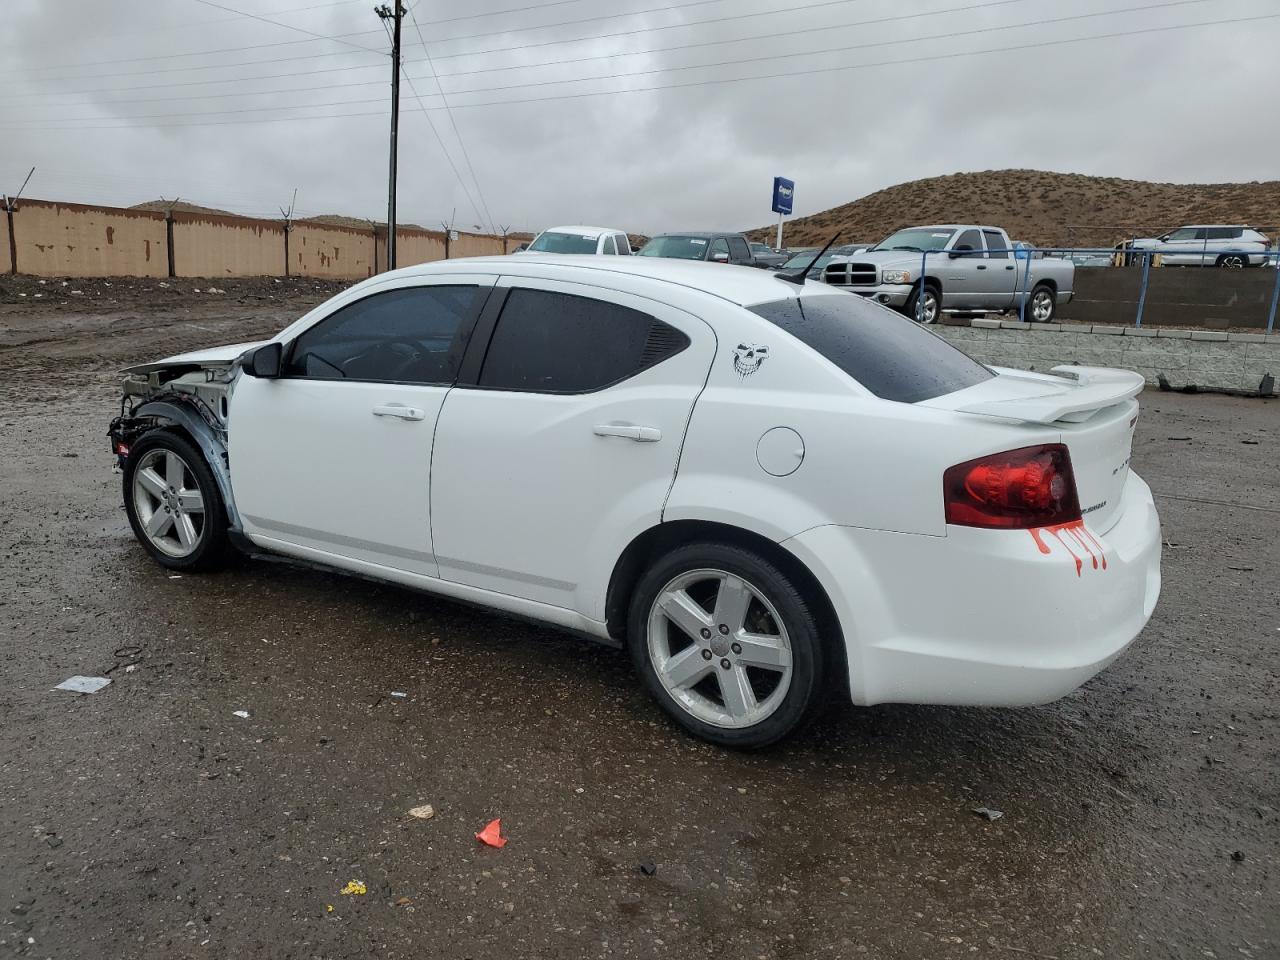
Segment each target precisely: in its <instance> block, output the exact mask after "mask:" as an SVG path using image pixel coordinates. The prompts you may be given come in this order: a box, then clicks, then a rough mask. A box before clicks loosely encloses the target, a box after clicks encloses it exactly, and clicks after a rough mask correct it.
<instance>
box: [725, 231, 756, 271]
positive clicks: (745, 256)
mask: <svg viewBox="0 0 1280 960" xmlns="http://www.w3.org/2000/svg"><path fill="white" fill-rule="evenodd" d="M728 240H729V262H730V263H738V264H741V265H742V266H744V267H750V266H754V265H755V262H756V258H755V257H753V256H752V255H751V247H750V246H749V245H748V244H747V241H746V240H744V239H742V237H729V238H728Z"/></svg>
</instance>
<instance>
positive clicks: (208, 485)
mask: <svg viewBox="0 0 1280 960" xmlns="http://www.w3.org/2000/svg"><path fill="white" fill-rule="evenodd" d="M155 451H161V452H169V453H173V454H176V455H177V456H178V457H179V458H181V460H182V461H183V463H184V464H185V466H186V469H187V474H188V475H189V477H190V479H191V480H192V481H194V483H195V486H196V487H197V488H198V490H199V493H200V498H201V500H202V502H203V506H204V511H203V518H202V520H201V523H200V528H199V530H198V532H197V537H196V539H195V546H194V549H191V550H190V552H189V553H186V554H185V555H182V556H175V555H172V554H171V553H166V552H165V551H164V550H163V549H161V548H160V547H158V546H157V545H156V543H155V542H153V540H152V537H151V536H150V535H149V534H148V533H147V532H146V530H145V529H144V524H143V521H142V519H141V518H140V517H139V514H138V509H139V508H138V503H137V497H136V496H135V487H134V479H135V475H136V474H137V471H138V469H139V467H140V466H141V465H142V464H143V463H144V462H146V461H147V460H148V454H152V453H154V452H155ZM184 485H185V484H184ZM187 489H188V490H189V489H190V487H187ZM123 495H124V509H125V513H126V514H128V517H129V526H130V527H132V528H133V535H134V536H135V537H137V538H138V542H139V543H141V544H142V546H143V547H144V548H145V549H146V551H147V553H149V554H151V557H152V559H154V560H155V561H156V563H158V564H160V565H161V566H162V567H167V568H168V569H170V570H188V571H200V570H213V569H217V568H218V567H220V566H222V565H223V563H225V561H226V560H227V557H228V555H229V554H230V552H231V548H230V543H229V541H228V539H227V508H226V505H225V504H224V503H223V501H222V494H221V492H220V491H219V490H218V484H217V482H216V481H215V480H214V479H213V473H212V472H211V471H210V470H209V465H208V464H207V463H206V462H205V459H204V456H203V455H202V454H201V453H200V451H199V450H197V449H196V448H195V446H194V445H193V444H192V443H191V442H190V441H189V440H187V439H186V437H184V436H183V435H182V434H180V433H178V432H177V431H174V430H166V429H161V430H153V431H151V432H150V433H148V434H146V435H145V436H143V437H142V439H141V440H139V441H138V442H137V443H135V444H134V445H133V447H132V448H131V449H130V450H129V458H128V460H126V461H125V465H124V483H123Z"/></svg>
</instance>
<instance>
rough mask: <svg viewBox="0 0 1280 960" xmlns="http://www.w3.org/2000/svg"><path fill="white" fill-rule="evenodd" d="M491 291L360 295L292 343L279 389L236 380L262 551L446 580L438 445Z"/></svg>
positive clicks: (476, 283)
mask: <svg viewBox="0 0 1280 960" xmlns="http://www.w3.org/2000/svg"><path fill="white" fill-rule="evenodd" d="M493 281H494V278H493V277H477V276H475V275H458V276H438V275H437V276H432V277H430V278H429V281H427V282H424V279H423V278H414V279H412V280H405V279H403V278H402V279H397V280H395V281H391V282H390V283H389V284H388V285H386V286H385V287H383V288H380V289H376V290H375V291H374V292H372V293H370V292H368V291H362V292H360V293H357V294H353V295H352V296H351V297H350V298H349V299H347V300H344V301H339V305H338V306H337V308H336V309H335V310H334V311H332V312H330V313H329V314H327V315H326V316H324V317H323V318H321V319H320V320H318V321H317V322H316V323H315V324H313V325H312V326H310V327H308V328H307V329H306V330H305V331H303V332H302V333H301V334H300V335H299V336H298V337H297V338H296V339H295V340H294V341H293V342H292V343H291V344H289V345H286V348H285V368H284V375H283V376H282V377H280V378H279V379H275V380H269V379H258V378H255V377H251V376H242V377H241V378H240V379H239V380H238V381H237V382H236V387H235V392H234V394H233V396H232V398H231V403H230V415H229V418H228V441H229V443H228V453H229V459H230V467H231V478H232V484H233V486H234V490H235V497H236V506H237V509H238V510H239V513H240V516H241V519H242V521H243V524H244V531H245V533H246V534H247V535H248V536H249V537H250V538H251V539H252V540H254V541H255V542H258V543H259V544H261V545H263V546H269V547H273V548H275V549H278V550H282V551H283V552H293V553H302V554H303V555H314V554H315V553H316V552H318V553H321V554H325V555H327V556H328V557H329V558H346V559H349V560H355V561H359V562H362V563H373V564H377V565H379V566H384V567H390V568H393V569H397V570H403V571H407V572H410V573H416V574H422V575H425V576H432V577H434V576H436V575H437V573H438V569H437V566H436V562H435V557H434V554H433V551H432V546H431V513H430V510H431V497H430V489H429V484H430V477H431V444H432V439H433V436H434V433H435V429H436V422H437V419H438V416H439V413H440V408H441V405H442V404H443V403H444V399H445V396H446V395H447V394H448V392H449V389H450V387H451V385H452V384H453V381H454V379H455V378H456V376H457V371H458V367H459V365H460V362H461V357H462V353H463V350H464V349H465V347H466V344H467V339H468V337H469V336H470V333H471V330H472V328H473V327H474V324H475V317H476V315H477V313H478V312H479V308H480V306H481V301H482V300H483V299H484V297H485V295H486V294H487V293H488V291H489V290H490V289H491V287H492V284H493Z"/></svg>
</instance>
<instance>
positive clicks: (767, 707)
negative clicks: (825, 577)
mask: <svg viewBox="0 0 1280 960" xmlns="http://www.w3.org/2000/svg"><path fill="white" fill-rule="evenodd" d="M627 640H628V645H629V647H630V651H631V656H632V659H633V661H634V662H635V665H636V669H637V670H638V671H639V672H640V675H641V677H642V678H643V680H644V683H645V686H646V688H648V690H649V692H650V693H651V694H652V695H653V697H654V698H655V699H656V700H657V701H658V703H659V704H660V705H661V706H662V708H663V709H664V710H665V711H666V712H667V713H668V714H670V715H671V716H672V718H674V719H675V721H676V722H677V723H678V724H680V725H681V726H682V727H684V728H685V729H686V730H688V731H689V732H691V733H693V734H694V735H696V736H698V737H701V738H703V739H704V740H709V741H711V742H712V743H716V744H719V745H721V746H726V747H739V748H746V749H750V748H758V747H764V746H768V745H769V744H771V743H775V742H777V741H778V740H781V739H782V738H783V737H785V736H787V735H788V734H790V733H792V732H793V731H794V730H796V728H797V727H799V726H800V725H801V724H802V723H803V722H804V721H805V720H806V719H808V717H809V716H810V715H811V714H812V712H813V710H814V709H815V708H816V706H817V704H818V701H819V696H818V692H819V691H820V690H821V689H822V679H823V675H824V658H823V651H822V646H821V641H820V635H819V631H818V626H817V621H816V619H815V617H814V615H813V613H812V611H811V610H810V607H809V604H808V602H807V601H806V599H805V597H804V596H803V594H802V593H801V592H800V591H799V590H798V589H797V588H796V586H795V585H794V584H793V583H792V582H791V581H790V580H789V579H788V578H787V576H786V575H785V574H784V573H783V572H782V571H781V570H779V569H778V568H777V567H776V566H774V565H773V564H772V563H771V562H769V561H768V560H767V559H765V558H764V557H762V556H760V555H758V554H756V553H754V552H752V551H750V550H746V549H743V548H741V547H732V546H727V545H724V544H715V543H705V544H690V545H689V546H685V547H681V548H679V549H677V550H674V551H672V552H671V553H669V554H667V555H666V556H665V557H663V558H662V559H660V560H659V561H658V562H657V563H655V564H654V565H653V566H652V567H651V568H650V569H649V570H648V572H647V573H646V574H645V575H644V576H643V577H642V578H641V580H640V583H639V584H638V585H637V587H636V591H635V593H634V595H633V596H632V599H631V610H630V615H629V618H628V629H627Z"/></svg>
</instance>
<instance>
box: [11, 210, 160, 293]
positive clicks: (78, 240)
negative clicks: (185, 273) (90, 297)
mask: <svg viewBox="0 0 1280 960" xmlns="http://www.w3.org/2000/svg"><path fill="white" fill-rule="evenodd" d="M13 232H14V236H15V237H16V238H17V247H18V251H17V252H18V263H17V268H18V272H19V273H29V274H34V275H35V276H40V277H166V276H168V275H169V254H168V241H167V239H166V231H165V223H164V214H162V213H150V212H145V211H141V210H112V209H103V208H101V207H89V206H84V205H82V204H78V203H49V202H46V201H43V200H23V201H21V202H20V203H19V205H18V209H17V210H16V211H15V212H14V214H13ZM6 242H7V241H6Z"/></svg>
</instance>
